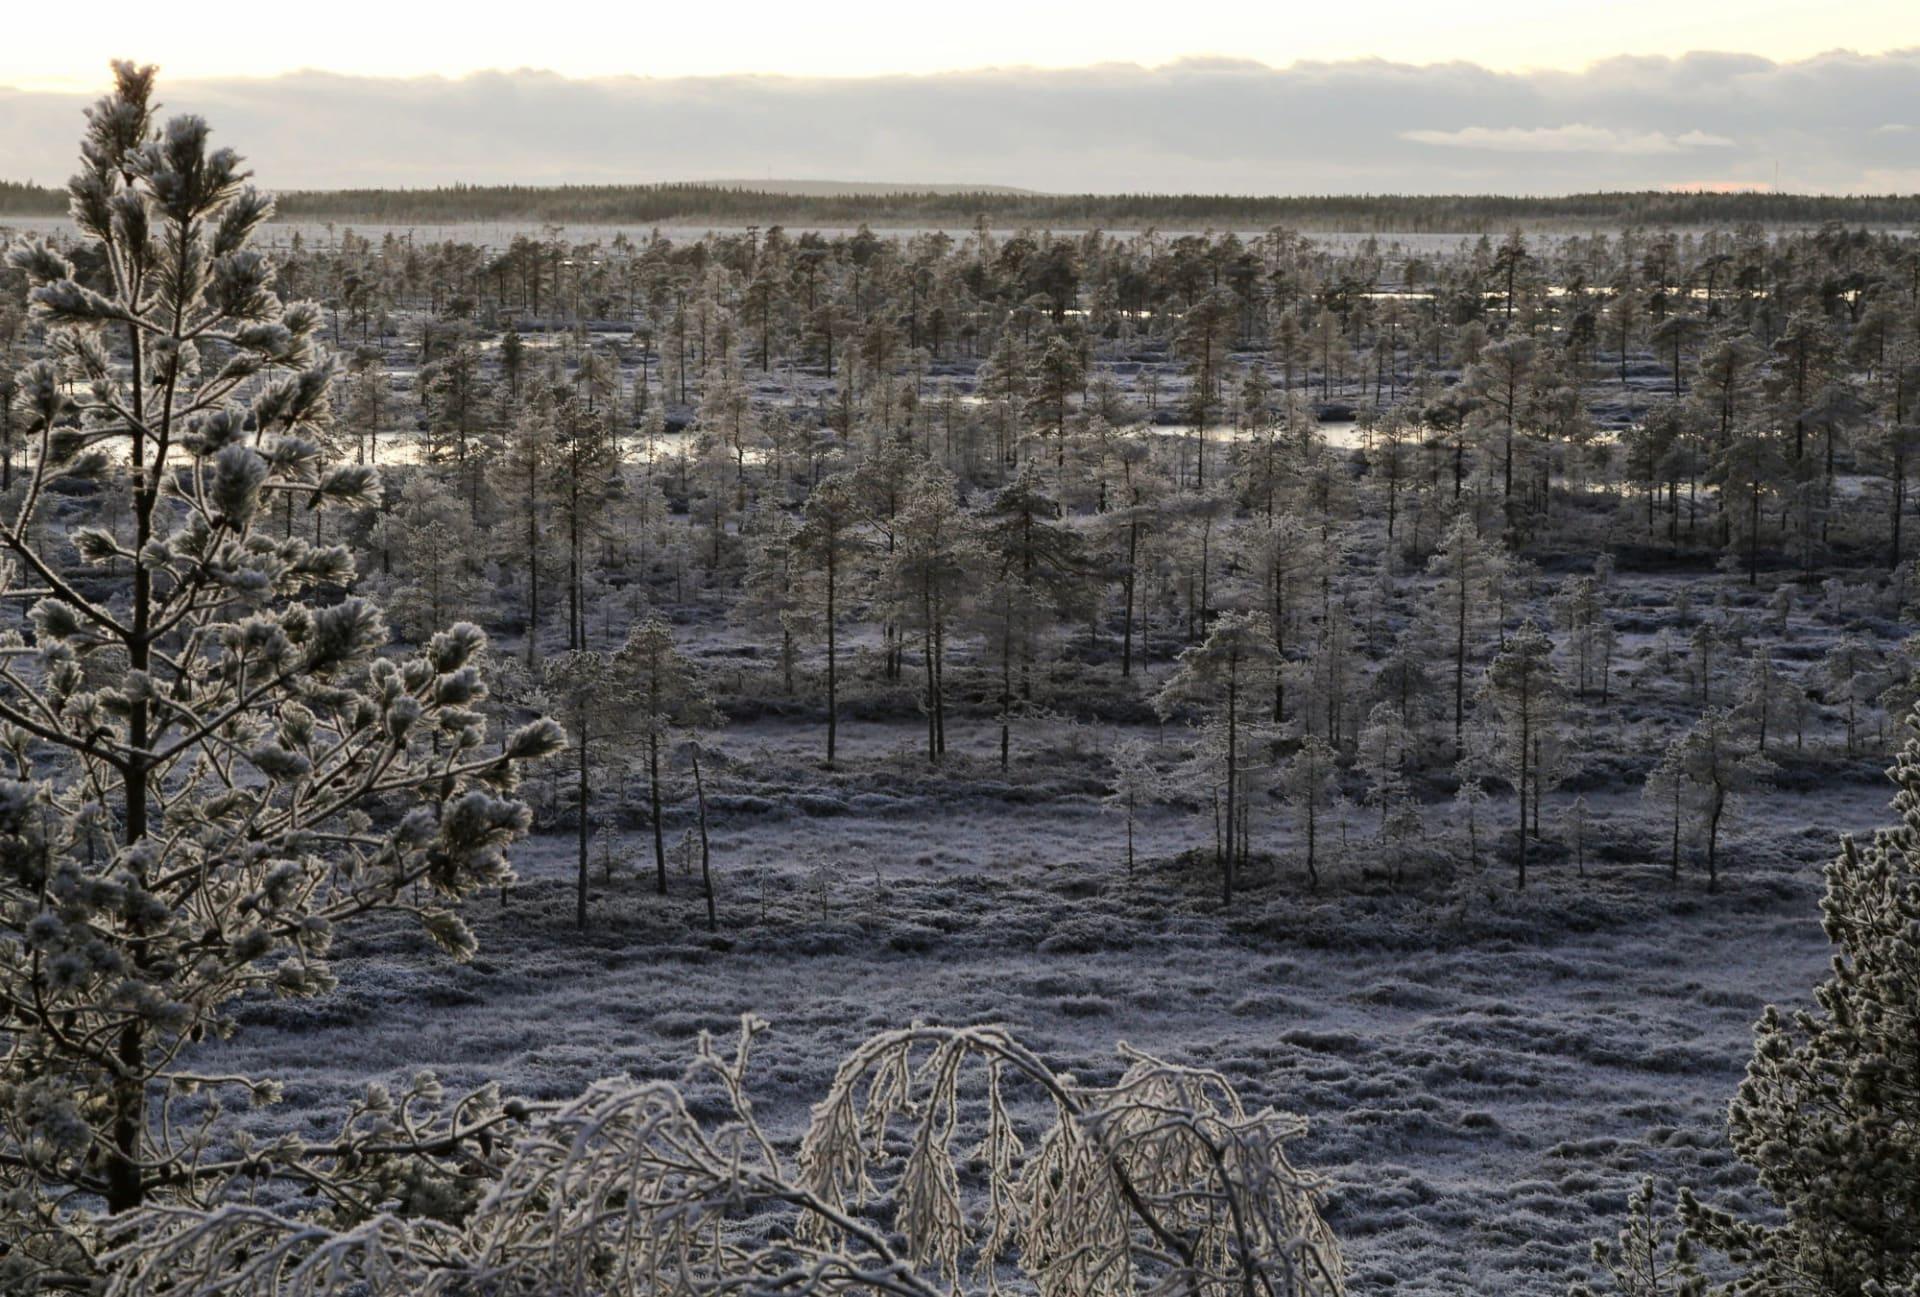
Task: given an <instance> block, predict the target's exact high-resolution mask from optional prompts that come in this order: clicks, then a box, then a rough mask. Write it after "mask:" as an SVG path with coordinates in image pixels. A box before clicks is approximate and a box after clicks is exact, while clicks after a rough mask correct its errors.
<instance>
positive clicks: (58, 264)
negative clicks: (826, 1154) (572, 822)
mask: <svg viewBox="0 0 1920 1297" xmlns="http://www.w3.org/2000/svg"><path fill="white" fill-rule="evenodd" d="M114 75H115V88H114V90H113V92H112V93H111V94H109V95H108V96H107V97H105V98H104V99H102V100H101V101H100V102H99V103H98V104H97V105H96V106H95V107H94V108H92V109H91V110H90V111H89V113H88V125H87V130H86V135H85V138H84V141H83V144H82V167H81V170H80V172H79V174H77V175H75V176H74V177H73V179H72V181H71V182H70V184H69V191H70V194H71V199H72V213H73V218H74V221H75V223H76V224H77V226H78V228H79V231H80V234H81V236H82V238H83V239H84V240H86V241H87V244H88V252H89V256H90V261H91V263H92V264H93V265H95V266H97V271H96V272H94V273H91V274H89V275H88V276H87V277H86V282H82V281H81V279H80V278H79V277H77V274H76V271H75V269H74V267H73V266H72V265H71V264H70V263H68V262H67V261H66V260H65V259H64V258H63V257H61V256H60V255H58V254H57V253H56V252H54V251H53V250H52V249H50V248H48V247H46V246H45V245H42V244H31V243H30V244H26V245H24V246H19V247H16V248H15V249H13V250H12V251H11V252H10V253H9V256H8V262H9V264H10V265H11V266H12V267H13V268H15V269H17V270H19V271H21V272H24V274H25V275H26V276H27V278H28V279H29V280H30V282H31V283H32V284H33V289H32V298H33V304H34V310H35V312H36V314H37V315H38V317H39V319H40V321H41V322H42V323H43V325H44V326H45V328H46V330H47V340H48V350H49V352H50V353H51V356H52V358H51V359H49V360H46V361H42V362H39V363H36V364H34V365H32V366H31V367H29V369H28V370H27V371H26V373H25V375H24V376H23V381H22V384H21V390H20V393H19V396H18V402H17V410H18V413H19V414H20V415H21V422H22V427H23V429H24V431H25V432H26V434H27V435H28V437H29V438H30V439H31V443H32V449H31V451H30V452H29V455H28V467H27V470H26V475H27V485H26V489H25V491H24V493H23V494H22V495H21V496H20V497H18V500H17V502H16V503H15V504H14V505H13V506H11V507H10V508H9V509H8V511H7V513H6V516H5V517H3V518H0V546H4V548H5V550H6V551H7V553H8V556H9V558H10V560H11V563H10V565H9V567H8V569H7V570H6V572H5V574H4V582H5V593H6V595H7V596H10V597H11V598H12V599H25V600H28V601H31V602H30V608H29V614H28V619H27V623H26V625H25V626H22V627H17V628H13V629H8V630H6V631H5V632H3V633H0V726H3V727H4V740H5V746H6V748H7V750H8V753H9V770H8V774H9V776H10V778H8V779H7V780H6V781H5V782H4V783H3V784H0V946H3V947H4V948H5V950H6V952H7V953H6V955H5V957H4V958H0V1040H3V1041H4V1042H5V1052H4V1055H0V1184H3V1185H4V1189H5V1192H4V1193H0V1238H5V1239H8V1240H11V1246H10V1247H9V1249H8V1250H7V1254H6V1256H5V1257H4V1259H0V1265H3V1266H4V1267H5V1273H4V1282H3V1283H0V1286H3V1287H6V1288H7V1289H8V1290H9V1291H15V1292H17V1291H22V1290H23V1289H24V1290H27V1291H32V1290H33V1289H34V1288H35V1287H36V1286H42V1287H49V1288H60V1287H66V1288H84V1287H86V1286H87V1285H89V1284H92V1283H93V1282H94V1281H95V1278H96V1276H97V1274H98V1260H97V1254H98V1244H99V1234H98V1231H97V1230H96V1228H95V1227H94V1220H93V1218H92V1217H91V1216H89V1215H88V1213H87V1212H86V1211H85V1210H84V1209H83V1208H82V1207H81V1206H80V1204H82V1203H85V1202H87V1201H96V1202H99V1203H101V1204H104V1206H105V1207H106V1208H107V1209H108V1210H109V1211H112V1212H125V1211H129V1210H131V1209H134V1208H138V1207H141V1206H142V1205H145V1204H151V1203H163V1204H164V1203H170V1204H184V1205H193V1204H200V1203H205V1202H209V1201H213V1200H216V1199H218V1198H219V1197H220V1195H221V1193H222V1191H223V1188H224V1186H226V1185H228V1184H229V1183H231V1182H233V1181H236V1180H241V1179H248V1180H251V1181H253V1182H255V1183H257V1182H259V1181H261V1180H268V1181H271V1180H276V1179H281V1178H285V1179H286V1180H287V1181H288V1182H290V1183H297V1182H301V1181H305V1182H306V1183H309V1184H316V1185H322V1186H335V1185H343V1184H347V1183H350V1181H351V1179H352V1173H351V1172H349V1171H347V1170H345V1169H344V1168H343V1167H342V1166H341V1165H340V1163H339V1158H340V1156H341V1149H340V1147H339V1146H325V1145H319V1144H316V1145H303V1144H300V1143H298V1142H293V1141H290V1142H286V1143H282V1144H275V1145H272V1146H266V1147H257V1148H253V1149H251V1150H248V1151H246V1152H245V1153H244V1154H243V1155H236V1154H235V1153H234V1152H233V1150H232V1149H231V1146H230V1144H223V1143H222V1142H221V1141H220V1139H219V1135H220V1127H221V1123H220V1122H219V1121H218V1119H217V1113H218V1111H219V1109H218V1107H217V1106H215V1104H214V1102H213V1101H214V1100H217V1099H219V1098H222V1097H223V1096H226V1095H234V1094H238V1095H244V1096H248V1097H251V1098H254V1099H256V1100H258V1099H268V1098H271V1097H272V1095H273V1094H274V1092H275V1087H274V1085H273V1083H272V1082H271V1081H270V1080H268V1079H267V1078H264V1077H256V1076H247V1075H239V1076H203V1075H200V1074H198V1073H197V1071H196V1069H195V1068H194V1066H193V1056H194V1052H195V1050H194V1046H195V1045H196V1044H197V1043H198V1042H200V1041H203V1040H206V1039H208V1038H217V1037H220V1036H224V1035H226V1034H228V1033H229V1032H231V1031H233V1030H234V1029H235V1025H236V1022H235V1017H234V1012H233V1005H234V1002H235V1001H236V1000H238V999H240V998H241V997H244V996H249V995H259V994H276V995H283V996H307V995H315V994H318V993H321V992H323V991H325V990H326V989H327V988H329V987H330V986H331V985H332V983H333V978H332V975H331V974H330V972H329V971H328V967H327V961H326V955H327V950H328V946H329V944H330V942H331V940H332V937H333V934H334V932H335V930H336V929H337V928H338V927H339V926H340V925H341V924H344V923H347V922H350V921H351V920H353V919H355V918H358V917H359V916H362V915H364V914H366V913H368V912H370V911H374V910H380V909H390V910H391V909H397V910H404V911H411V912H413V913H415V914H416V915H417V916H418V917H419V919H420V921H421V922H422V924H423V925H424V926H425V928H426V930H427V931H428V932H429V933H430V934H431V935H432V936H433V937H434V938H435V939H436V940H438V941H439V942H440V943H441V944H442V945H444V946H445V947H446V948H447V949H449V950H450V951H452V952H453V953H454V954H455V955H456V956H464V955H465V954H467V953H469V952H470V951H471V950H472V946H473V943H472V938H471V937H470V936H469V935H468V933H467V931H466V929H465V927H464V925H463V924H462V923H461V922H460V920H459V918H458V917H457V916H456V915H455V914H454V913H453V912H452V911H451V910H449V909H448V908H446V906H447V903H448V902H450V901H453V900H457V899H458V898H460V897H462V896H464V895H466V894H468V893H470V892H472V891H473V890H475V889H477V888H480V887H484V886H490V885H496V884H498V883H500V882H501V881H502V880H504V879H505V878H507V877H509V871H508V867H507V862H506V855H505V850H506V847H507V846H508V845H509V844H510V843H511V842H512V841H513V840H514V839H515V838H517V837H519V836H520V835H521V834H522V833H523V832H524V831H525V830H526V827H527V812H526V810H525V808H524V807H522V806H521V805H520V804H519V803H518V802H516V801H515V800H514V799H513V798H512V796H511V792H512V789H513V784H514V779H515V770H516V767H517V766H518V765H519V764H520V763H521V762H523V761H526V760H530V759H533V758H537V757H540V756H543V755H545V754H546V753H548V752H549V751H551V750H552V749H553V747H554V746H555V744H556V742H557V741H558V738H559V734H558V731H557V729H556V727H554V726H553V725H552V724H551V723H548V722H540V723H537V724H534V725H531V726H528V727H526V728H523V729H522V730H520V731H518V732H516V733H515V734H513V735H511V736H509V737H508V738H507V739H506V741H505V742H504V744H502V745H501V746H500V747H498V748H495V747H493V746H492V745H490V744H489V745H485V746H484V747H483V739H484V736H485V725H484V723H483V719H482V716H481V713H480V712H479V710H478V708H479V706H480V704H481V703H482V701H483V699H484V695H485V688H484V685H483V683H482V676H481V666H480V663H481V659H482V657H483V655H484V652H485V647H486V645H485V638H484V636H483V635H482V634H481V633H480V632H479V631H478V630H477V629H475V628H474V627H472V626H467V625H461V626H455V627H453V628H452V629H450V630H447V631H443V632H441V633H440V634H438V635H435V636H433V637H432V638H431V639H430V640H429V642H428V643H427V644H426V646H425V647H424V648H423V649H421V650H420V651H419V652H418V653H417V654H414V655H411V656H406V657H394V656H389V655H387V654H386V653H385V651H384V650H385V649H386V648H387V645H388V634H387V628H386V624H385V621H384V619H383V618H382V616H381V614H380V610H379V609H378V608H377V607H375V606H373V605H372V604H370V603H367V602H366V601H364V600H361V599H355V598H342V597H341V595H340V591H341V590H342V588H343V587H345V586H346V585H347V584H348V583H349V582H350V580H351V578H352V563H351V561H350V559H349V556H348V554H347V552H346V550H345V549H344V548H342V547H340V546H337V545H333V546H324V547H323V546H316V545H314V544H312V543H310V542H309V541H307V540H304V539H301V538H299V537H297V536H276V535H275V534H274V529H272V528H271V527H270V526H269V525H268V517H269V515H270V512H271V510H272V509H273V507H274V506H275V505H276V504H278V503H280V502H282V501H292V502H294V503H296V504H297V505H299V506H301V507H304V508H307V509H321V508H339V507H359V506H364V505H365V504H366V503H367V501H368V500H369V499H370V496H371V493H372V491H373V489H374V478H373V474H372V471H371V470H370V469H369V468H366V467H363V466H345V467H339V466H334V465H331V464H329V463H327V462H326V459H325V457H324V455H323V454H322V452H321V450H320V448H319V442H318V441H317V439H316V436H315V434H317V433H318V432H320V431H321V430H324V429H325V427H326V425H327V421H328V401H327V389H328V380H329V377H330V375H331V368H330V366H329V363H328V362H327V361H326V360H325V359H324V358H323V357H322V356H321V355H320V353H319V351H318V349H317V347H316V345H315V341H314V333H315V331H316V328H317V326H318V325H319V322H320V316H319V312H318V310H317V309H316V308H314V307H312V306H310V305H305V304H300V305H293V306H283V305H282V304H281V303H280V302H279V300H278V299H277V298H276V297H275V296H274V294H273V293H272V291H271V290H270V289H269V287H268V285H269V283H270V281H271V278H272V273H273V272H272V268H271V266H270V264H269V263H268V261H267V260H266V258H265V257H263V256H262V255H261V254H260V253H259V252H257V251H255V250H253V249H251V248H250V247H249V246H248V244H249V240H250V238H251V236H252V235H253V233H254V231H255V230H256V228H257V227H258V226H259V224H260V222H261V221H262V220H264V219H265V218H266V216H267V215H268V213H269V211H270V210H271V208H270V204H269V202H268V200H267V199H266V198H264V197H262V196H261V195H259V194H258V193H256V192H254V191H253V190H252V189H251V188H249V187H247V185H246V183H245V182H246V173H245V172H244V171H243V170H242V169H241V164H240V160H239V158H238V157H236V156H235V155H234V154H233V153H232V152H231V151H230V150H226V149H216V148H214V147H212V145H211V143H210V141H209V132H208V128H207V125H206V123H205V122H204V121H202V120H201V119H200V118H197V117H177V118H175V119H173V120H172V121H170V122H169V123H168V124H167V125H166V127H165V128H164V130H159V131H156V130H155V128H154V121H153V114H154V105H153V101H152V94H153V81H154V70H153V69H152V68H140V67H135V66H133V65H131V64H126V63H121V64H116V65H115V68H114ZM62 478H68V479H73V478H90V479H92V480H93V481H95V482H96V483H97V485H98V492H99V493H101V494H104V495H108V496H118V497H122V498H123V499H124V500H125V501H126V502H127V506H128V507H127V508H126V510H125V514H126V517H127V522H126V524H125V526H124V527H123V528H109V527H98V526H88V525H80V526H76V527H73V528H72V529H71V530H70V531H68V532H67V533H66V534H65V535H64V536H62V535H61V534H60V533H59V531H58V530H57V529H48V530H46V531H45V532H44V533H42V532H41V530H40V529H39V527H38V525H37V522H36V519H37V518H38V517H39V515H40V513H41V506H42V504H43V503H44V502H45V501H46V499H47V488H48V487H49V485H50V484H52V483H53V482H55V481H57V480H59V479H62ZM42 534H44V535H45V537H46V539H45V540H44V541H41V540H36V539H35V538H36V536H40V535H42ZM108 570H113V571H118V572H122V573H125V575H122V576H120V577H118V578H116V579H110V580H108V579H101V578H100V577H98V576H96V575H94V574H95V573H101V572H105V571H108ZM202 1121H205V1122H206V1123H208V1124H207V1125H205V1126H203V1125H202V1124H201V1122H202ZM397 1135H398V1140H397V1143H395V1145H394V1156H395V1158H396V1159H403V1158H406V1157H409V1156H416V1155H417V1156H420V1157H425V1158H427V1159H428V1160H432V1158H434V1157H437V1156H439V1154H432V1153H429V1152H428V1151H427V1146H426V1145H425V1144H414V1143H413V1141H412V1140H411V1139H410V1138H409V1136H408V1135H407V1134H406V1133H405V1132H397ZM434 1138H435V1139H436V1140H450V1141H451V1142H450V1143H447V1144H446V1145H445V1146H444V1148H443V1150H442V1151H443V1152H447V1153H450V1154H451V1155H454V1156H458V1155H459V1154H460V1152H461V1150H462V1149H463V1148H464V1146H465V1141H464V1138H463V1137H462V1136H460V1135H459V1134H458V1133H457V1132H456V1133H453V1134H449V1132H448V1130H447V1129H446V1128H445V1127H442V1128H441V1129H439V1130H438V1131H437V1132H436V1133H435V1136H434ZM223 1149H224V1150H225V1151H224V1152H223V1151H221V1150H223Z"/></svg>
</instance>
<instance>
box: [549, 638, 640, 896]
mask: <svg viewBox="0 0 1920 1297" xmlns="http://www.w3.org/2000/svg"><path fill="white" fill-rule="evenodd" d="M626 683H627V682H626V681H625V680H624V679H623V678H622V674H621V673H620V672H618V671H616V670H615V668H614V664H613V661H612V659H611V658H610V657H609V655H608V654H605V653H598V652H595V651H593V650H591V649H575V650H573V651H571V652H568V653H562V654H560V655H558V656H557V657H553V658H550V659H548V660H547V663H546V666H545V669H544V671H543V672H542V677H541V682H540V685H541V697H542V700H543V701H544V702H545V704H546V706H547V708H548V710H550V711H552V712H553V713H554V714H555V717H556V719H558V720H559V721H560V722H561V723H562V724H563V725H565V726H566V727H567V729H568V731H569V732H570V733H571V735H572V738H573V773H574V779H575V785H574V789H575V797H574V810H575V813H576V820H575V829H576V834H575V844H576V848H577V850H576V857H577V858H576V860H575V866H576V869H575V881H574V926H576V927H578V928H580V929H581V930H582V931H584V930H585V929H586V926H587V859H588V849H587V841H588V837H589V835H590V834H591V833H592V827H591V826H592V821H593V771H594V761H595V759H596V757H598V758H600V759H602V760H604V754H605V753H606V751H607V749H609V748H611V747H614V746H615V745H617V744H619V743H620V742H621V741H622V740H624V739H626V738H627V737H628V733H629V726H628V711H629V709H630V708H631V707H632V705H633V699H632V697H631V696H630V694H629V693H628V691H627V689H626V688H625V686H626Z"/></svg>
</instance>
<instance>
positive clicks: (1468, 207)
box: [0, 180, 1920, 234]
mask: <svg viewBox="0 0 1920 1297" xmlns="http://www.w3.org/2000/svg"><path fill="white" fill-rule="evenodd" d="M66 211H67V196H66V193H65V192H64V191H63V190H61V189H58V188H50V187H45V186H41V185H38V184H35V183H33V182H31V181H27V182H22V181H11V180H0V216H7V215H12V216H64V215H65V214H66ZM276 215H277V216H278V218H279V219H280V220H283V221H363V222H373V223H378V224H408V223H414V222H418V223H422V224H436V225H446V224H461V223H467V222H489V221H523V222H560V223H566V224H576V225H621V224H643V225H644V224H653V223H668V224H697V223H700V222H703V221H712V222H716V223H719V224H750V223H760V224H769V223H785V224H792V225H804V224H817V225H848V226H851V225H856V224H859V223H861V222H872V223H877V224H883V225H944V226H966V225H971V224H974V223H975V222H977V221H982V220H984V221H987V222H989V223H992V224H996V225H1063V226H1121V227H1126V226H1143V225H1156V224H1174V225H1198V226H1207V225H1218V226H1230V227H1243V228H1251V227H1264V226H1269V225H1275V224H1286V225H1292V226H1295V227H1303V228H1308V229H1322V230H1352V231H1359V232H1376V233H1385V232H1389V231H1391V232H1397V233H1408V234H1427V233H1432V234H1478V233H1486V232H1495V233H1498V232H1503V231H1505V230H1507V229H1508V228H1510V227H1512V226H1513V225H1515V224H1526V225H1529V226H1534V227H1541V226H1569V227H1580V228H1586V227H1596V226H1613V225H1656V226H1657V225H1673V226H1711V225H1734V224H1744V223H1750V222H1758V223H1760V224H1770V225H1778V224H1785V225H1809V224H1816V225H1817V224H1820V223H1823V222H1828V221H1843V222H1847V223H1850V224H1856V225H1861V224H1864V225H1883V226H1912V225H1914V224H1916V223H1920V195H1911V194H1909V195H1901V194H1883V195H1865V194H1863V195H1840V194H1797V193H1769V192H1758V191H1756V192H1742V193H1710V192H1698V191H1667V190H1640V191H1620V192H1611V191H1608V192H1594V193H1584V194H1565V195H1505V194H1307V195H1289V196H1281V195H1252V194H1157V193H1135V194H1126V193H1121V194H1095V193H1081V194H1046V193H1029V192H1003V191H996V190H991V189H982V190H978V191H964V192H953V191H942V192H934V191H931V190H926V191H913V190H906V189H903V190H901V191H900V192H896V193H858V194H851V193H850V194H834V195H822V194H793V193H781V192H777V191H773V190H763V189H755V188H752V187H750V186H742V185H726V184H713V183H700V182H668V183H659V184H631V185H470V184H454V185H442V186H433V187H420V188H398V189H385V188H355V189H295V190H287V191H283V192H281V193H280V194H279V195H278V196H277V198H276Z"/></svg>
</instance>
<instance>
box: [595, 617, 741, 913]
mask: <svg viewBox="0 0 1920 1297" xmlns="http://www.w3.org/2000/svg"><path fill="white" fill-rule="evenodd" d="M612 666H613V669H614V672H615V674H616V676H617V678H618V681H619V686H620V691H621V700H622V702H623V704H624V707H623V709H622V710H623V717H622V719H623V720H624V722H625V724H626V730H627V733H628V734H629V735H630V736H631V738H632V740H633V741H634V742H637V743H638V744H640V746H641V747H642V748H643V749H644V750H645V752H646V754H647V816H648V819H649V820H650V821H651V822H652V826H653V867H654V886H655V890H657V891H658V892H659V893H660V895H662V896H665V895H666V894H667V848H666V839H665V838H664V836H663V830H662V828H661V823H660V820H661V801H662V799H661V796H660V753H661V751H662V749H663V748H664V747H665V746H666V744H667V742H668V740H669V739H670V738H671V736H672V733H673V731H674V729H675V728H676V727H682V726H691V725H707V724H711V723H712V722H713V721H715V720H716V719H717V714H716V713H715V711H714V708H713V702H712V700H711V699H710V698H709V697H708V696H707V690H706V685H705V683H704V682H703V681H702V680H701V679H700V675H699V673H698V672H697V671H696V670H695V669H694V665H693V663H692V662H690V661H688V660H687V657H686V655H685V654H683V653H681V652H680V650H679V648H678V647H677V646H676V645H675V644H674V639H673V627H671V626H669V625H667V623H666V622H664V621H661V620H660V619H659V618H658V617H650V618H648V619H647V620H646V621H644V622H642V623H641V624H640V625H638V626H635V627H634V628H633V629H632V630H631V631H629V632H628V633H627V642H626V643H624V644H622V645H621V646H620V651H619V652H618V653H616V654H614V655H613V662H612Z"/></svg>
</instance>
